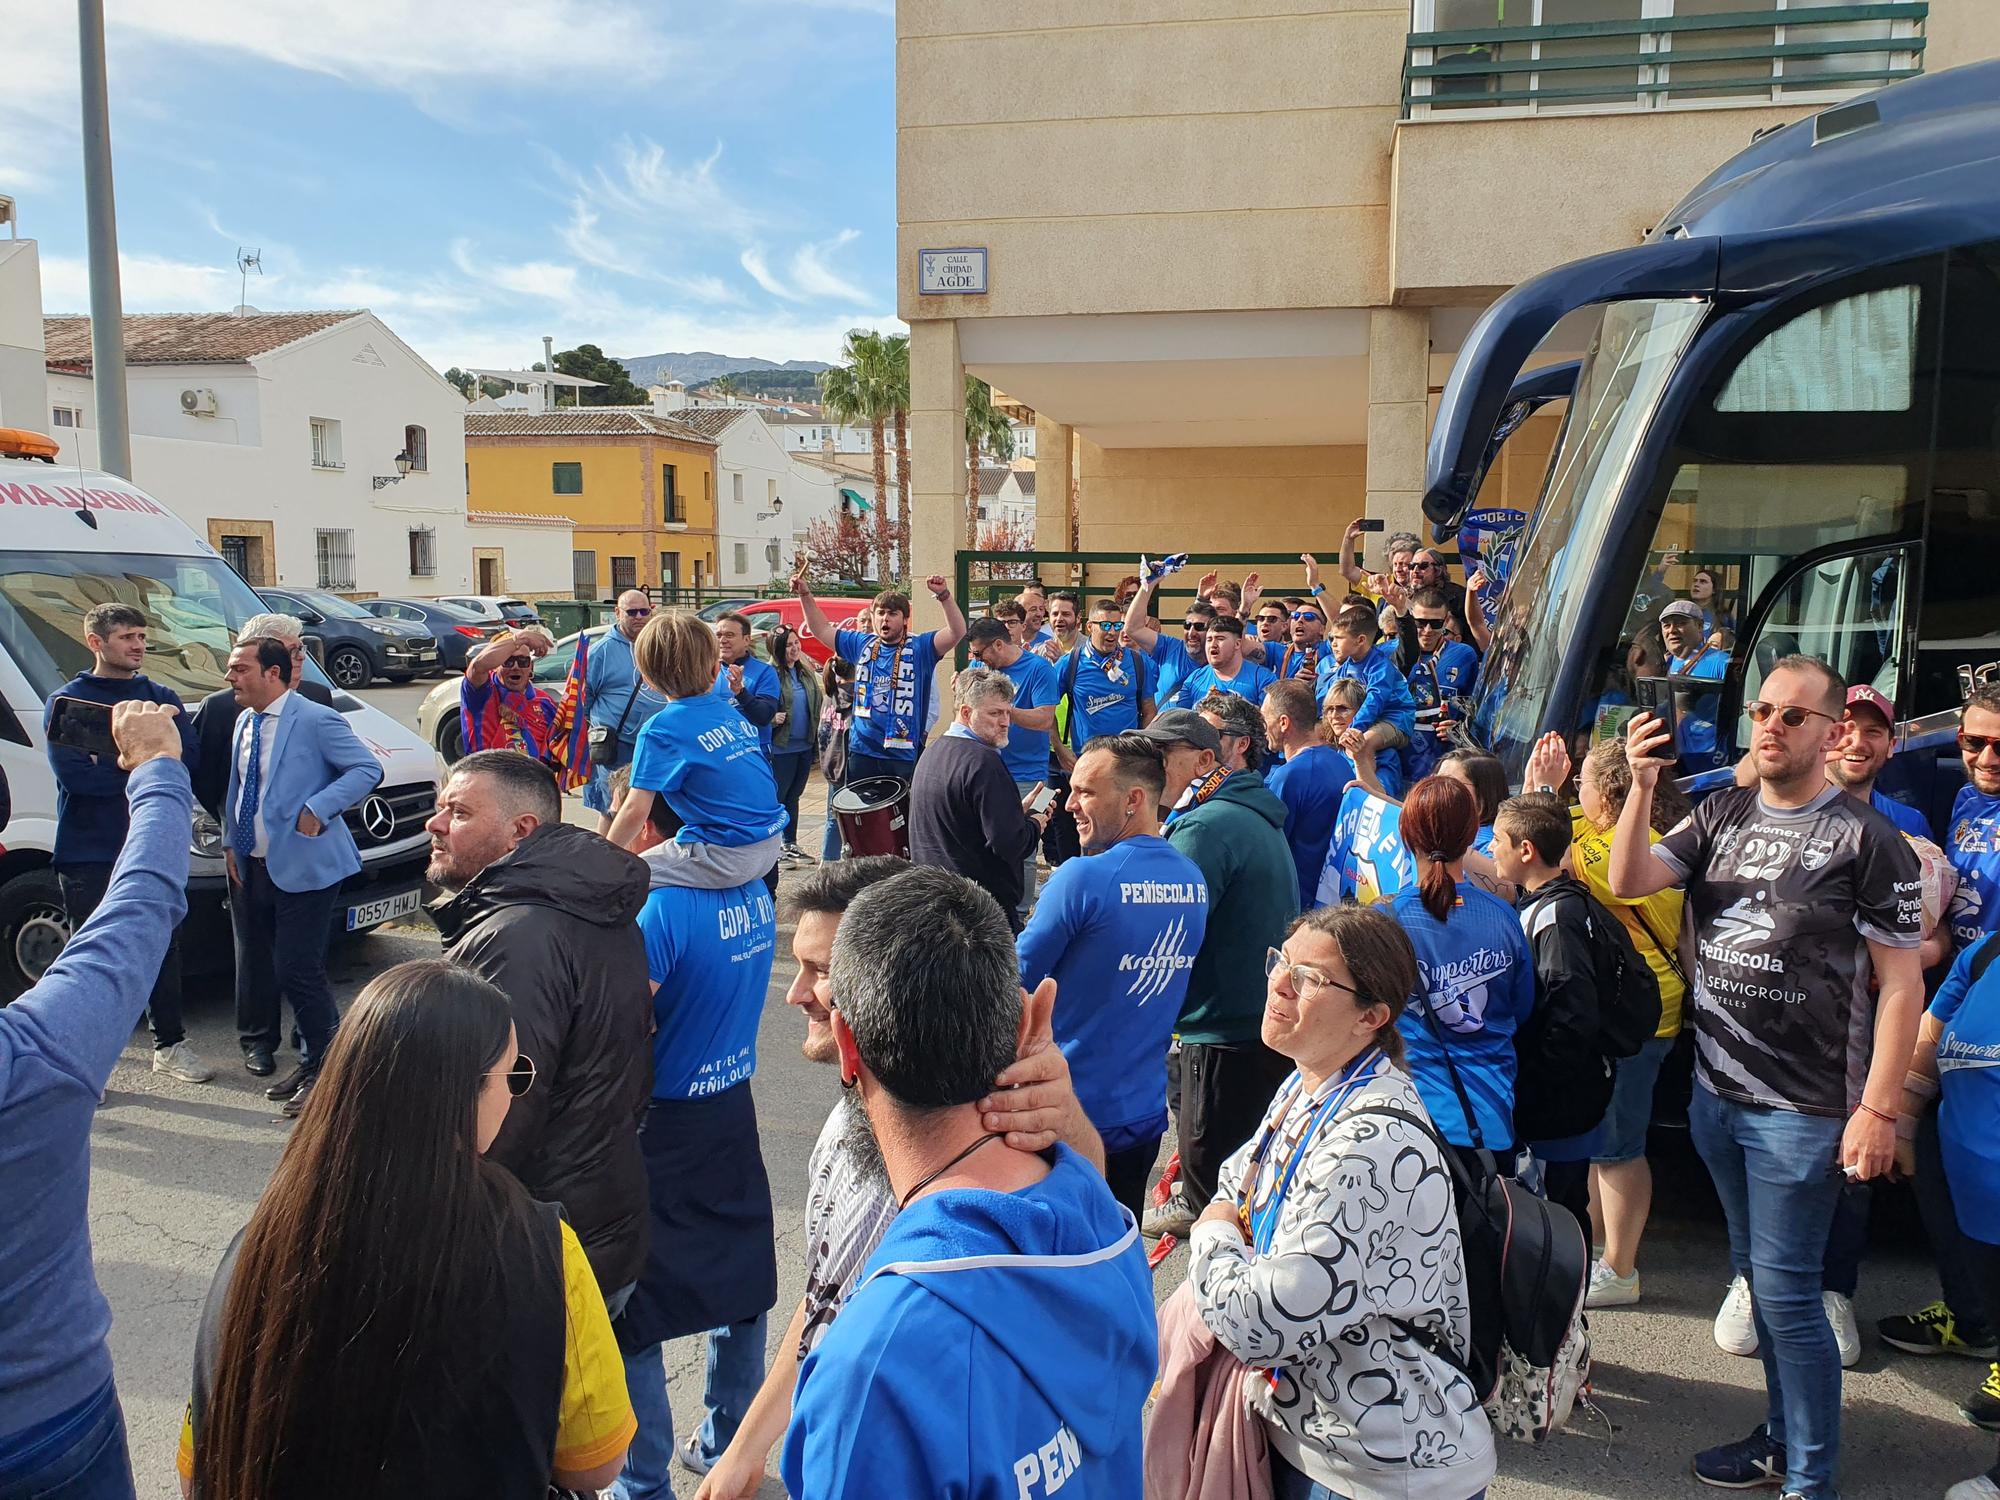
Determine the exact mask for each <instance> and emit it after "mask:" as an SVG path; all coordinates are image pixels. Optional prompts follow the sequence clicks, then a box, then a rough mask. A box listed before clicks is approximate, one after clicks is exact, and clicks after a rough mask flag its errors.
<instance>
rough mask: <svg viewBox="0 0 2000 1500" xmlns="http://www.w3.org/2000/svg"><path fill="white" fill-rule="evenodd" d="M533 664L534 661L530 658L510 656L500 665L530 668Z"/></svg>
mask: <svg viewBox="0 0 2000 1500" xmlns="http://www.w3.org/2000/svg"><path fill="white" fill-rule="evenodd" d="M534 664H535V659H534V658H533V657H532V656H510V657H508V658H507V659H506V660H505V661H503V662H502V663H500V665H501V666H503V667H532V666H533V665H534Z"/></svg>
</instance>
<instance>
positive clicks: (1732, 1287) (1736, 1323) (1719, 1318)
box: [1715, 1276, 1757, 1355]
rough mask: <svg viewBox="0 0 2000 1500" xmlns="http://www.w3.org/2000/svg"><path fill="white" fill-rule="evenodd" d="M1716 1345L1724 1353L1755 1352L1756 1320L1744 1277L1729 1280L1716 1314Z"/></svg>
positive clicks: (1746, 1353)
mask: <svg viewBox="0 0 2000 1500" xmlns="http://www.w3.org/2000/svg"><path fill="white" fill-rule="evenodd" d="M1715 1347H1716V1348H1718V1349H1720V1350H1721V1351H1722V1352H1723V1353H1724V1354H1745V1355H1748V1354H1755V1353H1756V1352H1757V1323H1756V1320H1755V1318H1754V1316H1753V1314H1752V1312H1751V1306H1750V1282H1749V1279H1748V1278H1747V1277H1743V1276H1739V1277H1737V1278H1736V1279H1735V1280H1734V1281H1732V1282H1730V1283H1729V1294H1728V1295H1727V1296H1725V1297H1724V1298H1723V1299H1722V1307H1721V1309H1720V1310H1719V1311H1718V1312H1717V1313H1716V1315H1715Z"/></svg>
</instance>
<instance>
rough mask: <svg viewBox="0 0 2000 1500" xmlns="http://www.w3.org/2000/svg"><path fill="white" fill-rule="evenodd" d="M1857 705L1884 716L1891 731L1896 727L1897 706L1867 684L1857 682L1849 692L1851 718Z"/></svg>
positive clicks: (1885, 722)
mask: <svg viewBox="0 0 2000 1500" xmlns="http://www.w3.org/2000/svg"><path fill="white" fill-rule="evenodd" d="M1857 704H1866V705H1867V706H1868V707H1869V708H1872V709H1874V710H1875V712H1876V713H1878V714H1880V715H1881V716H1882V722H1883V723H1884V724H1887V725H1888V726H1889V727H1890V728H1891V729H1894V728H1895V727H1896V705H1895V704H1893V703H1891V702H1890V701H1889V700H1888V699H1887V698H1885V697H1883V696H1882V695H1881V694H1880V693H1878V692H1876V691H1875V689H1873V688H1872V687H1870V686H1869V685H1868V684H1867V683H1865V682H1857V683H1855V684H1854V686H1853V687H1851V688H1849V689H1848V690H1847V712H1848V715H1849V716H1850V717H1852V715H1853V713H1854V709H1855V706H1856V705H1857Z"/></svg>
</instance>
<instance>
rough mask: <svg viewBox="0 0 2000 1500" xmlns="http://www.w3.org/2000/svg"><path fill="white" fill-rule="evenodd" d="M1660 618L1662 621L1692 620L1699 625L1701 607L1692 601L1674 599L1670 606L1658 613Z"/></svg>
mask: <svg viewBox="0 0 2000 1500" xmlns="http://www.w3.org/2000/svg"><path fill="white" fill-rule="evenodd" d="M1660 618H1661V619H1662V620H1675V619H1680V620H1693V621H1695V622H1696V623H1699V622H1700V620H1701V606H1700V605H1699V604H1696V603H1695V602H1694V601H1693V600H1692V599H1676V600H1675V601H1674V602H1673V603H1672V604H1669V605H1668V606H1667V607H1666V608H1665V609H1663V610H1661V611H1660Z"/></svg>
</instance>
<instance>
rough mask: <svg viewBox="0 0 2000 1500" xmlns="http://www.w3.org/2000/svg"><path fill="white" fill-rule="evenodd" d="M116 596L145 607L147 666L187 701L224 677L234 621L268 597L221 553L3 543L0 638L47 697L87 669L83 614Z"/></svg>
mask: <svg viewBox="0 0 2000 1500" xmlns="http://www.w3.org/2000/svg"><path fill="white" fill-rule="evenodd" d="M114 603H115V604H130V605H133V606H134V607H136V608H137V609H138V610H139V612H140V613H141V614H143V615H144V616H145V617H146V669H145V670H146V675H147V676H148V677H150V678H152V679H153V681H155V682H157V683H159V684H160V685H161V686H163V687H168V688H172V689H173V690H174V692H176V693H178V694H179V695H180V698H181V701H182V702H183V703H185V704H187V705H188V706H189V707H190V708H192V707H193V706H194V705H196V704H198V703H199V702H200V701H201V700H202V699H203V698H205V697H206V696H207V695H208V694H210V693H212V692H214V691H215V690H216V689H217V688H219V687H221V686H222V673H223V668H224V667H225V666H226V665H227V664H228V661H229V648H230V644H231V642H232V641H233V640H234V639H235V635H236V631H237V628H238V627H239V626H241V625H242V624H243V622H244V621H246V620H248V619H249V618H250V617H251V616H252V615H254V614H257V613H259V612H261V611H263V610H264V609H265V607H266V606H265V605H264V604H263V602H262V601H261V600H259V599H258V597H257V596H256V595H255V594H254V593H252V592H251V591H250V586H249V585H248V584H246V583H245V582H244V581H243V580H242V579H241V578H239V577H238V576H237V575H236V574H235V573H234V572H232V571H231V570H230V568H229V567H228V565H227V564H225V563H224V562H222V561H221V560H220V559H218V558H213V557H162V556H160V555H158V554H152V553H149V554H135V555H129V556H128V555H123V554H119V553H111V552H17V551H12V550H0V647H4V648H5V650H6V651H7V654H8V655H9V656H11V657H12V658H13V660H14V662H15V663H16V664H17V665H18V666H19V667H20V668H21V671H22V673H23V674H24V675H25V676H26V677H27V679H28V685H29V686H30V687H31V688H33V689H34V690H35V692H36V693H38V694H40V695H41V697H42V698H44V699H47V698H48V697H49V696H50V695H51V694H53V693H55V692H56V690H57V689H59V688H60V687H61V686H62V685H63V684H64V683H65V682H67V681H69V679H70V678H71V677H73V676H75V675H76V674H77V673H79V672H87V671H89V670H90V664H91V657H90V651H89V648H88V647H86V646H85V645H84V644H83V617H84V615H85V614H86V613H87V612H88V611H89V610H90V609H91V607H92V606H93V605H98V604H114ZM316 670H317V669H316V668H315V667H314V665H313V664H312V663H311V662H308V663H307V664H306V671H307V672H308V673H313V672H316Z"/></svg>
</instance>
